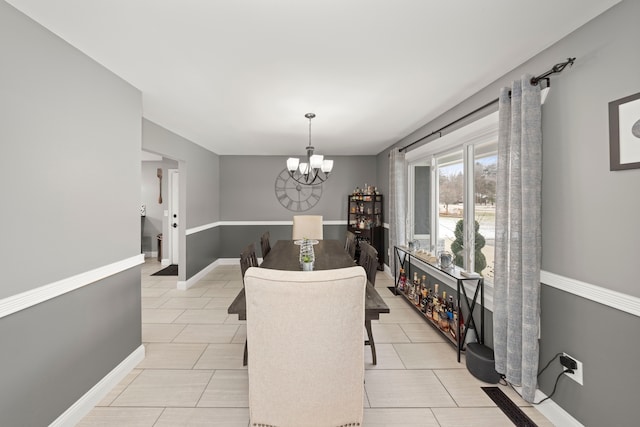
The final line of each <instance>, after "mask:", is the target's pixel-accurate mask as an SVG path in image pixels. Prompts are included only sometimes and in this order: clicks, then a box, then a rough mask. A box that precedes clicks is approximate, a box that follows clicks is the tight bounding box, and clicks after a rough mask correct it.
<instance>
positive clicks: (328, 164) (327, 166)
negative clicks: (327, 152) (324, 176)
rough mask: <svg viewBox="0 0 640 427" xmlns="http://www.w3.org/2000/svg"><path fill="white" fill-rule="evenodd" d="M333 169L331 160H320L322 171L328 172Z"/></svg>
mask: <svg viewBox="0 0 640 427" xmlns="http://www.w3.org/2000/svg"><path fill="white" fill-rule="evenodd" d="M332 169H333V160H325V161H323V162H322V172H324V173H329V172H331V170H332Z"/></svg>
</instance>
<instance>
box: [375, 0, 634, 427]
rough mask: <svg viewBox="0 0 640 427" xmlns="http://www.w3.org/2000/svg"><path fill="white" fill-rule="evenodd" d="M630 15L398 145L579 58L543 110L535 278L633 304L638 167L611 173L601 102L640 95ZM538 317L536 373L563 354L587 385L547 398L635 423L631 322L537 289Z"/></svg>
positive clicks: (604, 421) (549, 376)
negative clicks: (538, 272) (518, 82)
mask: <svg viewBox="0 0 640 427" xmlns="http://www.w3.org/2000/svg"><path fill="white" fill-rule="evenodd" d="M638 17H640V2H638V1H623V2H622V3H620V4H619V5H617V6H615V7H613V8H612V9H611V10H609V11H607V12H605V13H604V14H603V15H601V16H600V17H598V18H596V19H595V20H593V21H591V22H589V23H587V24H586V25H585V26H583V27H581V28H580V29H578V30H576V31H575V32H573V33H572V34H570V35H569V36H567V37H566V38H564V39H563V40H561V41H559V42H558V43H557V44H555V45H553V46H551V47H549V48H548V49H546V50H545V51H543V52H541V53H540V54H539V55H537V56H535V57H533V58H532V59H531V60H529V61H527V62H526V63H524V64H522V65H521V66H519V67H517V68H516V69H515V70H513V71H511V72H509V73H507V74H506V75H505V76H503V77H501V78H500V79H498V80H497V81H496V82H494V83H492V84H491V85H489V86H488V87H486V88H485V89H483V90H482V91H480V92H478V93H477V94H475V95H473V96H472V97H470V98H469V99H467V100H466V101H464V102H463V103H461V104H460V105H458V106H456V107H455V108H453V109H452V110H450V111H447V112H446V113H444V114H443V115H442V116H440V117H439V118H438V119H436V120H434V121H433V122H431V123H429V124H427V125H426V126H424V127H423V128H421V129H419V130H418V131H416V132H414V133H413V134H412V135H409V136H408V137H407V138H405V139H404V140H402V141H400V142H399V143H398V144H397V146H404V145H406V144H408V143H410V142H413V141H415V140H416V139H418V138H419V137H421V136H424V135H427V134H429V133H431V132H432V131H434V130H436V129H438V128H440V127H441V126H444V125H445V124H447V123H449V122H451V121H453V120H455V119H457V118H458V117H461V116H463V115H465V114H467V113H468V112H470V111H472V110H474V109H475V108H477V107H479V106H480V105H483V104H485V103H487V102H489V101H491V100H492V99H495V98H497V96H498V93H499V88H500V87H502V86H507V85H509V83H510V81H511V80H513V79H516V78H518V77H519V76H520V75H522V74H523V73H531V74H534V75H536V74H540V73H542V72H544V71H547V70H548V69H549V68H550V67H551V66H552V65H553V64H555V63H557V62H560V61H562V60H564V58H567V57H569V56H575V57H577V60H576V63H575V65H574V66H573V67H572V68H570V69H567V70H566V71H565V72H564V73H563V74H561V75H557V76H554V77H553V79H552V83H551V92H550V94H549V96H548V98H547V100H546V103H545V105H544V107H543V120H542V122H543V140H544V142H543V162H544V164H543V188H542V218H543V223H542V242H543V249H542V269H543V270H545V271H548V272H551V273H556V274H559V275H562V276H565V277H568V278H572V279H577V280H580V281H584V282H587V283H591V284H594V285H597V286H600V287H603V288H607V289H611V290H614V291H618V292H623V293H626V294H628V295H631V296H635V297H638V296H640V289H639V288H638V286H637V283H638V280H637V277H636V276H637V275H636V272H635V269H634V265H635V258H637V255H638V253H639V252H638V249H637V242H636V240H637V237H638V236H640V221H638V216H637V212H638V211H639V210H640V197H638V194H639V193H638V183H640V170H639V169H635V170H628V171H621V172H611V171H609V137H608V126H609V123H608V103H609V102H610V101H613V100H616V99H619V98H621V97H624V96H627V95H631V94H634V93H638V92H639V91H640V72H639V71H638V70H640V55H639V54H638V46H637V41H638V40H640V26H639V25H638ZM487 112H489V111H487ZM387 154H388V150H385V152H383V153H380V154H379V155H378V163H379V164H381V163H383V162H385V161H387V160H386V157H387ZM386 170H387V173H388V167H387V169H386ZM383 173H384V170H380V169H379V178H378V179H379V180H382V179H385V177H384V176H383V175H382V174H383ZM386 179H388V178H386ZM541 310H542V321H541V327H542V330H541V341H540V364H541V366H542V365H544V364H546V362H547V361H548V360H550V359H551V358H552V357H553V356H554V355H555V354H556V353H558V352H562V351H564V352H567V353H569V354H571V355H573V356H574V357H576V358H577V359H578V360H580V361H582V362H583V363H584V385H583V386H579V385H577V383H574V382H573V381H571V380H569V379H567V378H562V379H561V380H560V383H559V384H558V390H557V392H556V394H555V395H554V396H553V400H554V401H555V402H556V403H558V404H559V405H560V406H561V407H562V408H563V409H564V410H566V411H567V412H569V413H570V414H571V415H572V416H573V417H575V418H576V419H577V420H579V421H580V422H582V423H583V424H585V425H587V426H601V425H615V426H631V425H637V422H638V409H637V403H638V402H640V392H638V384H640V374H639V371H638V370H637V369H635V368H634V367H635V365H636V364H637V359H638V357H637V355H638V352H639V350H640V345H639V344H638V340H637V339H636V337H637V336H638V334H637V332H636V331H638V330H640V319H639V318H638V317H637V316H633V315H629V314H626V313H623V312H620V311H617V310H615V309H613V308H610V307H607V306H604V305H601V304H597V303H592V302H589V301H587V300H585V299H584V298H581V297H578V296H575V295H572V294H570V293H567V292H564V291H562V290H557V289H554V288H551V287H549V286H547V285H544V284H543V285H542V297H541ZM559 372H560V366H559V363H558V362H556V363H555V364H554V365H552V368H549V371H548V372H547V373H545V375H543V376H542V377H541V378H540V387H541V389H542V391H543V392H545V393H546V394H547V395H548V394H550V393H551V390H552V389H553V384H554V382H555V377H556V375H557V374H558V373H559Z"/></svg>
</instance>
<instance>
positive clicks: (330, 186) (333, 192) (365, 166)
mask: <svg viewBox="0 0 640 427" xmlns="http://www.w3.org/2000/svg"><path fill="white" fill-rule="evenodd" d="M327 158H330V159H333V160H334V165H333V172H332V173H331V176H330V177H329V179H328V180H327V181H326V182H325V183H324V184H323V185H322V198H321V199H320V201H319V202H318V204H317V205H315V206H314V207H313V208H311V209H310V210H308V211H305V212H304V213H303V214H308V215H322V216H323V219H324V220H325V221H329V220H345V221H346V220H347V195H348V194H351V193H352V192H353V190H354V189H355V188H356V186H359V187H360V188H362V187H363V186H364V184H365V183H367V184H369V185H377V183H376V182H375V180H376V157H375V156H331V155H327ZM286 161H287V157H284V156H220V176H222V177H224V180H223V181H222V182H221V184H220V197H221V199H222V200H224V204H222V206H221V207H220V217H221V218H222V220H225V221H232V220H233V221H252V220H254V221H255V220H263V221H276V220H277V221H283V220H291V219H292V217H293V215H294V213H293V212H291V211H289V210H287V209H286V208H285V207H283V206H282V205H281V204H280V203H279V202H278V199H277V198H276V196H275V181H276V177H277V176H278V175H279V174H280V173H281V172H282V170H283V169H285V166H286Z"/></svg>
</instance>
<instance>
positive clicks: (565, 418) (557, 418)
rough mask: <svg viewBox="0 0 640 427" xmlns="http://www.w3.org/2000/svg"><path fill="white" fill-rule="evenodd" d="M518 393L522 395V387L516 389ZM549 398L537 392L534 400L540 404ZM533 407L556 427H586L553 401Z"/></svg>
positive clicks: (546, 401)
mask: <svg viewBox="0 0 640 427" xmlns="http://www.w3.org/2000/svg"><path fill="white" fill-rule="evenodd" d="M515 389H516V390H517V391H518V393H522V389H521V388H520V387H515ZM546 397H547V395H546V394H544V393H543V392H541V391H540V390H536V395H535V398H534V401H535V402H540V401H542V399H545V398H546ZM533 407H534V408H535V409H536V410H537V411H538V412H540V413H541V414H542V415H544V416H545V418H547V419H548V420H549V421H551V422H552V423H553V425H554V426H562V427H584V425H583V424H582V423H580V421H578V420H576V419H575V418H573V416H571V414H569V413H568V412H567V411H565V410H564V409H562V407H561V406H560V405H558V404H557V403H556V402H554V401H553V400H552V399H548V400H545V401H544V402H542V403H541V404H539V405H533Z"/></svg>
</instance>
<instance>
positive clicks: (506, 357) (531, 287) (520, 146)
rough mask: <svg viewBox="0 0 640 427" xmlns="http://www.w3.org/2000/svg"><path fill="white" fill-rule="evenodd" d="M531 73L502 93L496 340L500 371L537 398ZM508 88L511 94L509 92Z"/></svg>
mask: <svg viewBox="0 0 640 427" xmlns="http://www.w3.org/2000/svg"><path fill="white" fill-rule="evenodd" d="M530 80H531V76H523V77H522V78H521V80H519V81H514V82H513V85H512V87H511V88H503V89H502V91H501V92H500V107H499V108H500V112H499V135H498V184H497V185H498V189H497V194H496V249H495V251H496V252H495V253H496V257H495V279H494V303H493V305H494V312H493V343H494V353H495V362H496V371H498V372H499V373H500V374H503V375H505V378H506V380H507V381H508V382H510V383H512V384H515V385H521V386H522V394H523V398H524V399H525V400H526V401H528V402H533V400H534V396H535V391H536V388H537V370H538V357H539V348H538V332H539V331H538V328H539V320H540V257H541V186H542V126H541V119H542V110H541V107H540V87H539V86H533V85H531V83H530ZM509 92H510V93H511V96H509Z"/></svg>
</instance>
